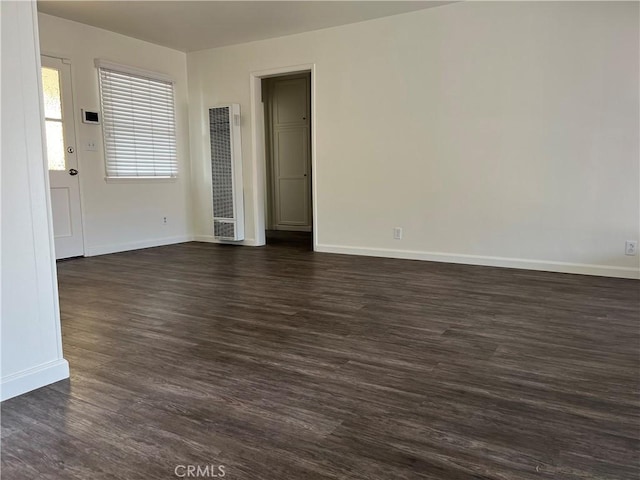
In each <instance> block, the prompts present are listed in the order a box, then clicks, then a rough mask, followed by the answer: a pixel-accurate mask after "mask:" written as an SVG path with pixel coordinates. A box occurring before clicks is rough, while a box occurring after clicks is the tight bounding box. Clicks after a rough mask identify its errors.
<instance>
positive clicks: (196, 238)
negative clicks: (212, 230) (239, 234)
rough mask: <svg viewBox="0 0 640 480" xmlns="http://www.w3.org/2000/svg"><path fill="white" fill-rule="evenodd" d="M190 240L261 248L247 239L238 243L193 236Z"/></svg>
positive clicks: (252, 240)
mask: <svg viewBox="0 0 640 480" xmlns="http://www.w3.org/2000/svg"><path fill="white" fill-rule="evenodd" d="M191 240H193V241H194V242H206V243H224V244H228V245H243V246H245V247H260V246H262V245H261V244H259V243H258V242H256V240H255V239H254V238H247V239H245V240H241V241H239V242H225V241H220V240H216V238H215V237H214V236H213V235H194V236H193V237H192V238H191Z"/></svg>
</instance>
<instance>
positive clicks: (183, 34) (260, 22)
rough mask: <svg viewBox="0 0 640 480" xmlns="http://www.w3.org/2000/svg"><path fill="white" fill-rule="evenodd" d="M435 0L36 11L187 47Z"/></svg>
mask: <svg viewBox="0 0 640 480" xmlns="http://www.w3.org/2000/svg"><path fill="white" fill-rule="evenodd" d="M446 3H451V2H436V1H322V2H318V1H293V2H292V1H284V2H282V1H280V2H272V1H267V0H263V1H77V0H76V1H58V0H53V1H52V0H48V1H47V0H39V1H38V10H39V11H40V12H43V13H48V14H50V15H54V16H56V17H62V18H66V19H69V20H74V21H76V22H80V23H85V24H88V25H93V26H94V27H99V28H103V29H105V30H111V31H113V32H117V33H121V34H123V35H127V36H130V37H134V38H139V39H140V40H146V41H148V42H152V43H156V44H158V45H164V46H166V47H170V48H174V49H176V50H182V51H184V52H191V51H195V50H203V49H206V48H214V47H221V46H224V45H233V44H236V43H244V42H251V41H254V40H263V39H266V38H274V37H281V36H284V35H292V34H295V33H301V32H308V31H311V30H318V29H321V28H327V27H334V26H338V25H345V24H348V23H355V22H362V21H364V20H371V19H374V18H380V17H386V16H389V15H397V14H400V13H405V12H411V11H414V10H421V9H424V8H429V7H437V6H439V5H443V4H446Z"/></svg>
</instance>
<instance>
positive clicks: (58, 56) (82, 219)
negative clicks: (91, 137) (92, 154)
mask: <svg viewBox="0 0 640 480" xmlns="http://www.w3.org/2000/svg"><path fill="white" fill-rule="evenodd" d="M40 57H41V58H42V57H49V58H52V59H54V60H60V61H61V62H62V63H64V64H65V65H69V86H70V88H71V110H72V118H71V122H70V123H71V128H72V129H73V133H74V136H75V139H76V161H77V163H78V170H79V172H80V175H78V176H77V177H78V191H79V192H78V193H79V195H80V231H81V232H82V250H83V252H82V256H83V257H86V256H87V252H88V247H87V232H86V228H85V225H86V221H85V220H86V219H85V213H84V212H85V199H84V185H83V184H84V182H83V178H82V175H83V170H84V168H83V166H82V155H81V154H80V152H81V151H83V150H82V149H81V148H80V145H81V142H80V136H79V131H78V122H77V120H76V118H77V114H76V105H77V104H78V102H77V98H76V90H75V88H74V85H73V84H74V82H73V78H74V65H73V62H72V61H71V59H70V58H69V56H68V55H63V54H60V53H55V52H50V51H41V52H40ZM41 83H42V82H41ZM40 89H41V90H42V85H41V86H40ZM40 95H43V93H42V91H41V92H40ZM43 112H44V110H43ZM43 122H44V117H43ZM100 128H101V129H102V126H101V125H100ZM100 135H101V136H102V131H100ZM44 157H45V170H46V172H47V177H48V176H49V165H48V160H47V158H46V148H45V155H44ZM47 195H48V196H49V202H51V188H50V187H49V189H48V191H47ZM51 215H53V213H51ZM51 222H52V223H51V224H52V225H53V216H52V218H51ZM54 259H55V256H54Z"/></svg>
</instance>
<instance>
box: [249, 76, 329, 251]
mask: <svg viewBox="0 0 640 480" xmlns="http://www.w3.org/2000/svg"><path fill="white" fill-rule="evenodd" d="M307 72H308V73H310V74H311V112H310V115H311V118H310V120H311V172H310V173H311V215H312V230H313V250H314V251H315V250H316V249H317V245H318V201H317V199H318V188H317V183H318V175H317V162H316V125H317V123H318V122H317V121H316V65H315V64H314V63H308V64H302V65H291V66H287V67H278V68H270V69H267V70H258V71H254V72H250V74H249V79H250V89H251V140H252V151H251V169H252V174H253V175H252V177H253V192H254V195H253V212H254V215H253V222H254V229H255V241H254V245H256V246H262V245H266V234H265V229H266V215H267V211H266V210H267V208H268V205H269V203H268V199H267V193H268V190H267V181H268V178H267V171H266V170H267V159H266V143H265V142H266V140H265V117H264V113H265V112H264V104H263V103H262V79H265V78H269V77H278V76H284V75H291V74H294V73H307Z"/></svg>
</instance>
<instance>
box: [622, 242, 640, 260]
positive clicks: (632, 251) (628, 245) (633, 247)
mask: <svg viewBox="0 0 640 480" xmlns="http://www.w3.org/2000/svg"><path fill="white" fill-rule="evenodd" d="M624 254H625V255H631V256H633V255H637V254H638V242H637V241H636V240H627V241H626V242H625V243H624Z"/></svg>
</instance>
